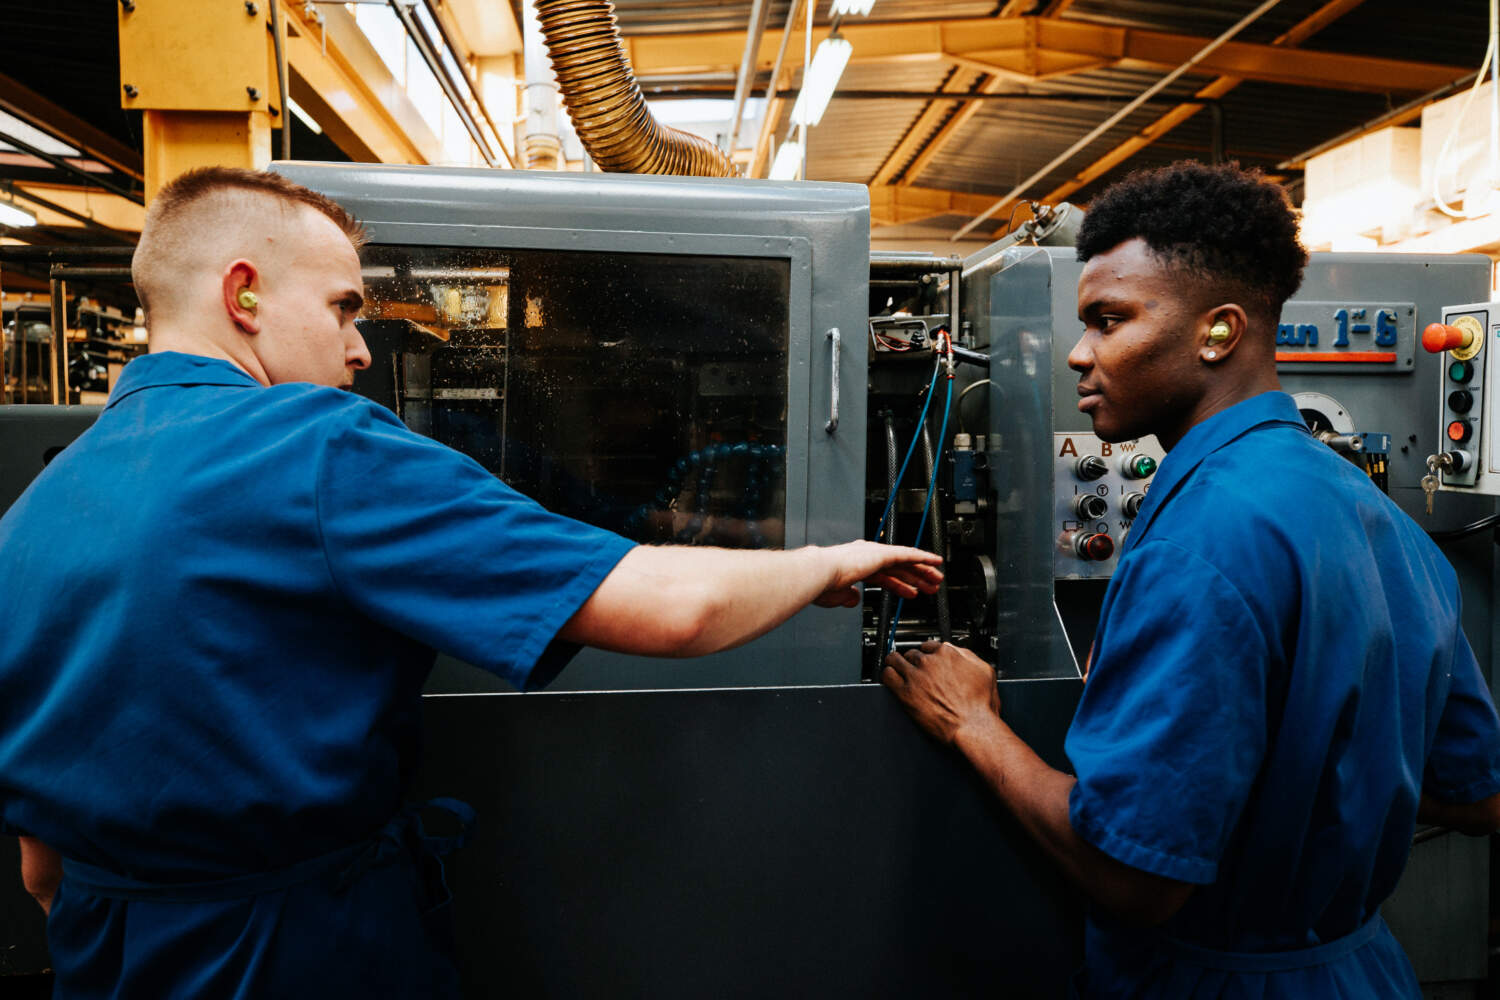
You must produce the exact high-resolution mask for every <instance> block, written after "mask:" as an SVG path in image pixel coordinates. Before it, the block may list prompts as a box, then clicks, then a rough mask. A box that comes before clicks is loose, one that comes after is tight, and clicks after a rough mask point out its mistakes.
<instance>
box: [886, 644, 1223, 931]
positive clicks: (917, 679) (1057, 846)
mask: <svg viewBox="0 0 1500 1000" xmlns="http://www.w3.org/2000/svg"><path fill="white" fill-rule="evenodd" d="M881 681H882V683H884V684H885V686H886V687H888V688H890V689H891V691H892V692H893V693H894V694H895V695H896V697H897V698H898V699H900V701H901V703H902V704H903V705H905V706H906V709H907V711H909V712H910V713H911V715H912V717H913V718H914V719H916V721H917V723H918V724H919V725H921V727H922V728H923V729H925V730H927V732H928V733H930V734H931V735H932V736H933V737H934V738H936V739H938V740H939V741H941V742H943V743H946V744H948V745H950V746H952V747H954V748H955V749H957V750H958V751H959V752H960V753H962V754H963V755H964V756H965V757H966V758H968V760H969V762H970V763H971V764H973V765H974V768H975V770H977V771H978V772H979V774H980V775H981V776H982V777H983V778H984V780H985V783H986V784H988V785H989V787H990V788H991V789H992V790H993V791H994V792H995V794H996V795H998V796H999V797H1000V799H1001V801H1003V802H1004V803H1005V805H1006V806H1007V807H1008V808H1009V809H1010V811H1011V812H1012V813H1013V814H1014V815H1015V817H1016V819H1017V820H1019V821H1020V823H1021V825H1022V826H1023V827H1024V828H1025V829H1026V831H1027V833H1029V834H1030V835H1031V836H1032V837H1033V838H1035V840H1036V841H1037V842H1038V843H1039V844H1041V845H1042V847H1043V848H1044V849H1045V850H1046V851H1047V852H1048V853H1049V854H1051V855H1052V857H1053V859H1054V860H1055V861H1056V862H1057V863H1058V865H1060V866H1061V867H1062V869H1063V872H1064V873H1065V874H1066V875H1067V876H1068V877H1069V878H1070V879H1071V880H1072V881H1073V882H1074V883H1075V884H1077V885H1078V886H1079V887H1080V888H1082V889H1083V890H1084V892H1086V893H1087V894H1088V895H1089V896H1090V897H1092V898H1093V900H1094V901H1095V902H1097V903H1098V904H1099V905H1101V906H1103V907H1105V908H1106V909H1108V910H1110V911H1112V912H1114V913H1115V914H1117V915H1118V916H1120V917H1122V918H1124V919H1127V920H1129V921H1131V922H1133V923H1140V924H1148V925H1149V924H1159V923H1161V922H1162V921H1163V920H1166V919H1167V918H1168V917H1170V916H1171V915H1172V914H1174V913H1176V912H1177V911H1178V910H1179V909H1181V908H1182V904H1183V903H1185V902H1187V899H1188V896H1189V895H1191V894H1192V891H1193V886H1192V885H1190V884H1188V883H1186V882H1179V881H1176V880H1175V879H1169V878H1163V877H1161V876H1159V875H1152V874H1150V873H1148V872H1143V871H1141V870H1140V869H1137V868H1132V867H1130V866H1129V865H1126V864H1123V863H1121V862H1119V861H1116V860H1115V859H1114V858H1112V857H1110V856H1109V855H1107V854H1105V853H1104V852H1103V851H1101V850H1099V849H1098V848H1097V847H1095V846H1093V845H1092V844H1090V843H1089V842H1088V841H1086V840H1084V839H1083V838H1082V837H1080V836H1078V834H1077V832H1076V831H1074V829H1073V824H1072V823H1071V822H1070V821H1069V819H1068V796H1069V794H1070V793H1071V792H1072V790H1073V785H1074V783H1075V781H1074V779H1073V778H1072V777H1071V776H1070V775H1066V774H1063V773H1062V772H1061V771H1057V770H1054V769H1053V768H1051V767H1049V766H1048V765H1047V763H1046V762H1045V761H1043V760H1042V759H1041V758H1040V757H1038V756H1037V755H1036V753H1035V751H1033V750H1032V749H1031V747H1029V746H1027V745H1026V743H1025V742H1024V741H1023V740H1022V739H1021V738H1020V737H1019V736H1017V735H1016V734H1015V732H1014V731H1013V730H1012V729H1011V728H1010V727H1009V726H1008V725H1006V724H1005V722H1004V721H1003V720H1002V719H1001V718H1000V698H999V694H998V691H997V689H996V687H995V672H994V669H993V668H992V667H991V666H990V665H989V664H987V663H985V662H984V661H983V660H981V659H979V657H977V656H975V655H974V654H973V653H970V652H969V651H968V650H964V649H959V648H958V647H956V646H950V645H946V644H940V643H936V642H929V643H924V644H923V646H922V648H921V650H912V651H910V652H908V653H905V654H902V653H892V654H891V655H890V656H888V657H886V668H885V670H884V672H883V673H882V675H881Z"/></svg>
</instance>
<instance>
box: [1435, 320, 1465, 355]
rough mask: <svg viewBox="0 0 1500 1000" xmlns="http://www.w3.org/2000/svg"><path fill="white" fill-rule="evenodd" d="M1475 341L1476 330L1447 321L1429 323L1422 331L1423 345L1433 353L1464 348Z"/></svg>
mask: <svg viewBox="0 0 1500 1000" xmlns="http://www.w3.org/2000/svg"><path fill="white" fill-rule="evenodd" d="M1473 343H1474V331H1472V330H1465V329H1462V328H1460V327H1456V326H1449V325H1447V324H1446V323H1428V324H1427V329H1425V330H1423V331H1422V347H1423V348H1424V349H1425V350H1427V351H1429V352H1431V353H1433V354H1442V353H1443V352H1444V351H1452V350H1462V349H1464V348H1466V347H1468V346H1470V345H1471V344H1473Z"/></svg>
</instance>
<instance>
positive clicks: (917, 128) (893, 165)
mask: <svg viewBox="0 0 1500 1000" xmlns="http://www.w3.org/2000/svg"><path fill="white" fill-rule="evenodd" d="M978 79H979V80H984V79H985V77H983V76H980V77H979V78H978ZM990 79H995V78H994V77H991V78H990ZM975 82H976V78H975V76H974V74H973V73H972V72H970V71H969V70H966V69H964V68H962V67H959V68H957V69H955V70H954V71H953V73H952V75H951V76H949V78H948V80H947V82H946V83H944V84H943V88H942V89H943V90H944V91H946V92H949V93H954V94H963V93H967V92H968V90H969V88H970V87H972V86H974V83H975ZM977 103H978V102H975V101H969V102H967V103H965V104H962V105H958V106H957V107H956V108H955V105H954V102H952V101H929V102H928V104H927V106H926V107H925V108H923V109H922V113H921V114H919V115H918V116H917V120H916V121H914V122H912V124H911V127H910V128H908V129H907V130H906V134H905V135H904V136H902V137H901V141H900V142H898V143H896V148H895V149H893V150H891V151H890V153H888V154H887V155H886V158H885V162H884V163H882V164H881V165H880V169H878V170H876V171H875V176H874V177H871V178H870V183H871V184H872V185H876V186H880V185H885V184H890V183H891V182H892V181H894V180H895V179H896V178H898V177H901V176H903V175H906V176H910V174H911V171H909V170H906V169H905V168H906V165H907V164H908V163H910V162H911V159H912V157H914V156H916V155H918V154H919V153H921V152H922V150H923V149H925V148H926V147H927V146H928V145H929V144H930V142H929V137H930V136H932V135H933V133H934V131H937V130H940V128H941V127H945V126H944V125H943V120H944V118H945V117H947V116H949V115H950V114H955V115H962V114H966V113H967V114H972V113H973V112H971V111H969V108H970V107H971V106H975V105H976V104H977Z"/></svg>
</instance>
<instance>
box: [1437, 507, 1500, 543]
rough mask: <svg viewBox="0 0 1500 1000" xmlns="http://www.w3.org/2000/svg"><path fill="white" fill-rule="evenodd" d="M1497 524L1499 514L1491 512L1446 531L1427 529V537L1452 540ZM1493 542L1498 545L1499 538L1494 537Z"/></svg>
mask: <svg viewBox="0 0 1500 1000" xmlns="http://www.w3.org/2000/svg"><path fill="white" fill-rule="evenodd" d="M1497 526H1500V514H1491V515H1490V516H1489V517H1481V518H1480V519H1479V520H1477V521H1472V522H1470V523H1469V524H1465V525H1463V526H1462V527H1459V528H1452V529H1449V530H1448V531H1429V532H1428V533H1427V537H1428V538H1431V539H1432V540H1433V541H1434V542H1453V541H1457V540H1458V539H1460V538H1468V537H1469V536H1470V535H1477V534H1479V533H1480V532H1481V531H1486V530H1488V529H1490V528H1494V527H1497ZM1495 543H1496V544H1497V545H1500V538H1496V539H1495Z"/></svg>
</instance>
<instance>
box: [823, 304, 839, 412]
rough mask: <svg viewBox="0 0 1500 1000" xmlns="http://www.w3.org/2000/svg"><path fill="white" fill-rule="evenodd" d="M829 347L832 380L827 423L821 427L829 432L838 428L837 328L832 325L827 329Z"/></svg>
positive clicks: (829, 390)
mask: <svg viewBox="0 0 1500 1000" xmlns="http://www.w3.org/2000/svg"><path fill="white" fill-rule="evenodd" d="M828 342H829V344H831V345H832V346H831V347H830V348H829V359H828V360H829V370H830V371H831V372H832V373H833V374H832V380H833V381H832V382H831V383H830V384H829V387H828V398H829V407H828V423H826V424H824V425H823V429H824V430H825V431H827V432H828V433H829V434H832V433H833V432H834V431H836V430H838V429H839V328H838V327H834V328H833V329H831V330H829V331H828Z"/></svg>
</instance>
